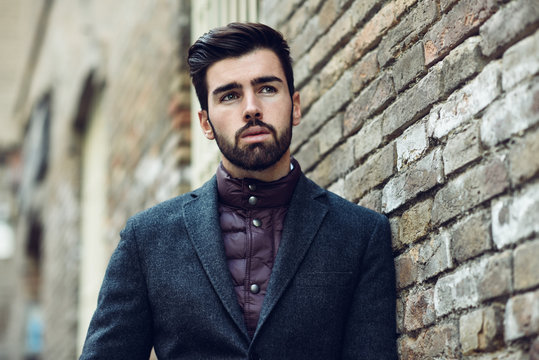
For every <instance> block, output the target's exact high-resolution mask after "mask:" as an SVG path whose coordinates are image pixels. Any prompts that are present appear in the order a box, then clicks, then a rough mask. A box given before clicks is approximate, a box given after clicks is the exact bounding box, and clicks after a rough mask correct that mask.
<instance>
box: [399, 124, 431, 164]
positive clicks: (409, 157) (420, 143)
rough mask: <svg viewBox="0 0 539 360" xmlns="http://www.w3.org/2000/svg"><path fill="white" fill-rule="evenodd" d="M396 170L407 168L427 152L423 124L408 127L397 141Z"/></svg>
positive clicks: (425, 131) (427, 145) (425, 132)
mask: <svg viewBox="0 0 539 360" xmlns="http://www.w3.org/2000/svg"><path fill="white" fill-rule="evenodd" d="M396 143H397V146H396V148H397V170H401V169H402V168H404V167H406V166H408V165H409V164H411V163H412V162H414V161H415V160H417V159H419V158H420V157H421V156H423V154H424V153H425V152H426V151H427V149H428V147H429V143H428V140H427V130H426V127H425V123H424V122H420V123H417V124H415V125H413V126H410V127H409V128H408V129H406V131H405V132H404V133H403V134H402V136H400V137H399V138H398V139H397V142H396Z"/></svg>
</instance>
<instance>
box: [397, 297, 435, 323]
mask: <svg viewBox="0 0 539 360" xmlns="http://www.w3.org/2000/svg"><path fill="white" fill-rule="evenodd" d="M434 320H436V313H435V311H434V290H433V289H428V290H425V291H420V292H418V293H415V294H411V295H409V296H408V298H407V299H406V306H405V309H404V328H405V329H406V330H407V331H413V330H417V329H420V328H423V327H425V326H427V325H430V324H432V323H433V322H434Z"/></svg>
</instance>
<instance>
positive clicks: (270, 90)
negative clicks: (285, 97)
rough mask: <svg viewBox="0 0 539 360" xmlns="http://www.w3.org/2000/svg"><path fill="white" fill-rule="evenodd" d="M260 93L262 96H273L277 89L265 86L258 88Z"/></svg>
mask: <svg viewBox="0 0 539 360" xmlns="http://www.w3.org/2000/svg"><path fill="white" fill-rule="evenodd" d="M260 92H261V93H262V94H273V93H276V92H277V89H276V88H274V87H273V86H269V85H265V86H262V88H260Z"/></svg>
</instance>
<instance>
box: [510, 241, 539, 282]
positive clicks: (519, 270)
mask: <svg viewBox="0 0 539 360" xmlns="http://www.w3.org/2000/svg"><path fill="white" fill-rule="evenodd" d="M513 257H514V261H513V265H514V270H513V274H514V283H515V289H516V290H525V289H529V288H532V287H534V286H537V285H539V260H538V259H539V241H538V240H535V241H534V242H530V243H525V244H522V245H520V246H519V247H517V248H516V249H515V253H514V255H513Z"/></svg>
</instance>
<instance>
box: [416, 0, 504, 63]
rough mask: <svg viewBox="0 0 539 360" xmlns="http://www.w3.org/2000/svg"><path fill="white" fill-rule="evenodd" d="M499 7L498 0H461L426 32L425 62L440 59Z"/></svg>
mask: <svg viewBox="0 0 539 360" xmlns="http://www.w3.org/2000/svg"><path fill="white" fill-rule="evenodd" d="M497 8H498V3H497V1H496V0H484V1H476V0H461V1H459V2H458V3H457V4H456V5H455V6H454V7H453V8H452V9H451V10H450V11H449V12H448V13H447V14H445V15H444V16H443V17H442V19H441V20H440V21H439V22H437V23H436V24H435V25H434V26H433V27H432V28H431V29H430V30H429V31H428V32H427V34H425V63H426V64H427V65H430V64H432V63H434V62H435V61H438V60H440V59H441V58H442V57H443V56H445V55H446V54H447V53H448V52H449V51H450V50H451V49H453V48H454V47H455V46H457V45H458V44H459V43H461V42H462V41H464V40H465V39H466V38H467V37H468V36H469V35H470V34H472V33H473V32H474V31H476V30H477V29H478V28H479V26H481V24H483V23H484V22H485V20H487V19H488V18H489V17H490V16H491V15H492V14H493V13H494V12H495V11H496V10H497Z"/></svg>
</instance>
